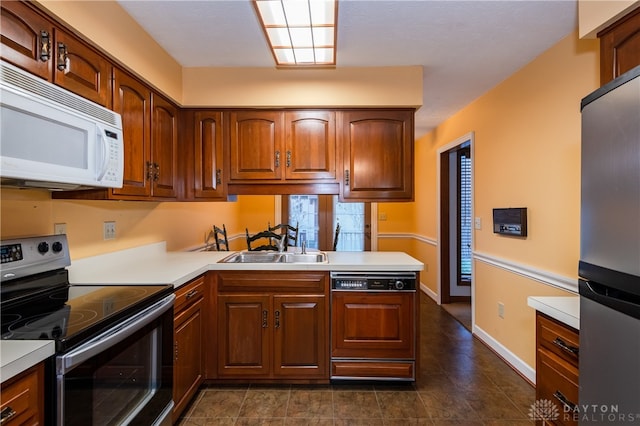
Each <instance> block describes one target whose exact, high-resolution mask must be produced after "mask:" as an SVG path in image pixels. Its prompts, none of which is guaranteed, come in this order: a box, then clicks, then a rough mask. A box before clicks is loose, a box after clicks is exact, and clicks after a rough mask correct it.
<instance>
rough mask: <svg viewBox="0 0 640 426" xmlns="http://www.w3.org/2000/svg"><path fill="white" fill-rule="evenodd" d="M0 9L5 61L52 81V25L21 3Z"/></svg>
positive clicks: (1, 52)
mask: <svg viewBox="0 0 640 426" xmlns="http://www.w3.org/2000/svg"><path fill="white" fill-rule="evenodd" d="M0 9H1V13H2V20H1V21H0V34H1V35H2V36H1V37H0V39H1V40H2V48H1V49H0V56H2V59H4V60H6V61H7V62H10V63H12V64H13V65H15V66H17V67H20V68H22V69H24V70H27V71H29V72H30V73H32V74H35V75H37V76H39V77H42V78H44V79H45V80H48V81H51V79H52V69H53V60H52V57H51V56H52V55H53V53H52V45H53V24H52V23H51V22H49V21H48V20H47V19H45V18H44V17H43V16H42V15H40V14H39V13H38V12H36V11H35V10H33V9H32V8H31V7H29V6H28V5H27V4H25V3H21V2H18V1H3V2H2V3H0Z"/></svg>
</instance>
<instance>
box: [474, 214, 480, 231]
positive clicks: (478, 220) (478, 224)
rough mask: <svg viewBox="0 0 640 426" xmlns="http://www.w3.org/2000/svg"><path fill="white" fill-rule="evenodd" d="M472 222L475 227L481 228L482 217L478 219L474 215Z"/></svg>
mask: <svg viewBox="0 0 640 426" xmlns="http://www.w3.org/2000/svg"><path fill="white" fill-rule="evenodd" d="M474 223H475V228H476V229H482V219H480V218H479V217H476V219H475V221H474Z"/></svg>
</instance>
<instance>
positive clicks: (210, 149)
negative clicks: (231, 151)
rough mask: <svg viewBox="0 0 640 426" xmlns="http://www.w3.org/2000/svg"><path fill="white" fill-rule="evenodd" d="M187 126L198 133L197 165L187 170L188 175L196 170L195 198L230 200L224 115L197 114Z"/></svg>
mask: <svg viewBox="0 0 640 426" xmlns="http://www.w3.org/2000/svg"><path fill="white" fill-rule="evenodd" d="M186 126H192V128H193V132H194V135H193V148H194V155H193V165H192V168H191V167H187V169H186V173H190V172H191V170H193V198H194V199H226V188H225V185H224V181H223V179H226V176H225V174H226V171H225V170H224V166H223V163H224V162H223V147H222V134H223V133H222V127H223V124H222V112H220V111H195V112H194V113H193V120H187V124H186Z"/></svg>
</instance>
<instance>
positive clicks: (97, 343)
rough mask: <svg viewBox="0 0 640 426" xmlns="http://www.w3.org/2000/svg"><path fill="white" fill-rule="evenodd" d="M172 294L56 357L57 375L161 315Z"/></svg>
mask: <svg viewBox="0 0 640 426" xmlns="http://www.w3.org/2000/svg"><path fill="white" fill-rule="evenodd" d="M175 298H176V297H175V295H174V294H170V295H168V296H167V297H165V298H164V299H162V300H161V301H159V302H157V303H155V304H153V305H151V306H149V307H148V308H146V309H145V310H143V311H142V312H140V313H138V314H136V315H135V316H133V317H132V318H130V319H129V320H127V321H126V322H124V323H121V324H119V325H117V326H114V327H113V328H112V329H110V330H108V331H106V332H104V333H102V334H100V335H99V336H96V337H94V338H93V339H91V340H89V341H88V342H87V343H85V344H83V345H82V346H80V347H78V348H76V349H74V350H72V351H70V352H68V353H66V354H62V355H60V356H58V357H57V360H56V372H57V374H58V375H63V374H66V373H67V372H68V371H70V370H72V369H74V368H75V367H76V366H78V365H79V364H82V363H83V362H85V361H86V360H88V359H89V358H91V357H93V356H95V355H97V354H99V353H100V352H102V351H104V350H105V349H107V348H109V347H111V346H113V345H115V344H117V343H119V342H121V341H123V340H124V339H126V338H127V337H129V336H131V335H132V334H133V333H135V332H137V331H138V330H140V329H141V328H142V327H144V326H146V325H147V324H150V323H152V322H153V321H155V320H156V319H157V318H159V317H161V316H162V315H163V314H164V313H165V312H167V311H168V310H169V309H171V307H172V306H173V299H175Z"/></svg>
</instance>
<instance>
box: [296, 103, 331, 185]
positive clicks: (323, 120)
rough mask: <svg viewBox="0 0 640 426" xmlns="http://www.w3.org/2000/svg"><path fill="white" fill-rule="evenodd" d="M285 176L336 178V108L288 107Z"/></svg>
mask: <svg viewBox="0 0 640 426" xmlns="http://www.w3.org/2000/svg"><path fill="white" fill-rule="evenodd" d="M284 120H285V140H286V147H285V160H284V161H285V178H286V179H331V180H335V179H336V121H335V112H333V111H287V112H285V113H284Z"/></svg>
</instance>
